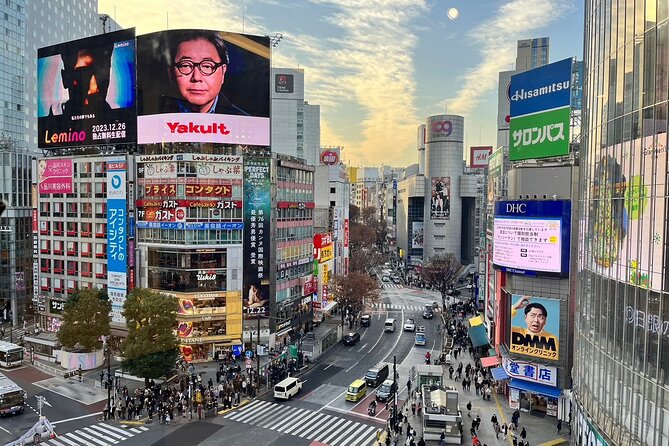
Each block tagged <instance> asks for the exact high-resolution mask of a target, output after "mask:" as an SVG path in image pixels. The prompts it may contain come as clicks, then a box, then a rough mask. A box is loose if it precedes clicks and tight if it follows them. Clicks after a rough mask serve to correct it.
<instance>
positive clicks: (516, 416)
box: [511, 410, 520, 429]
mask: <svg viewBox="0 0 669 446" xmlns="http://www.w3.org/2000/svg"><path fill="white" fill-rule="evenodd" d="M519 418H520V411H518V410H516V411H515V412H513V415H512V416H511V422H512V423H513V425H514V427H515V428H516V429H518V419H519Z"/></svg>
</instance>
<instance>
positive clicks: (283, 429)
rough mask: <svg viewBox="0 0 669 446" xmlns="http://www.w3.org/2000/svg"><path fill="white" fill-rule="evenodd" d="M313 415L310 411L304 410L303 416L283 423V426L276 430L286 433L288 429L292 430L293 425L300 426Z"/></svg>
mask: <svg viewBox="0 0 669 446" xmlns="http://www.w3.org/2000/svg"><path fill="white" fill-rule="evenodd" d="M313 415H314V413H313V412H312V411H310V410H305V411H304V413H303V414H301V415H299V416H297V417H295V418H293V419H292V420H288V421H289V422H288V423H285V424H284V425H283V426H281V427H279V428H277V429H276V430H277V431H279V432H288V430H289V429H293V428H294V426H293V423H294V424H300V423H303V422H304V421H305V420H308V419H309V417H312V416H313Z"/></svg>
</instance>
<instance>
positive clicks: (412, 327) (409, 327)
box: [404, 318, 416, 331]
mask: <svg viewBox="0 0 669 446" xmlns="http://www.w3.org/2000/svg"><path fill="white" fill-rule="evenodd" d="M404 331H416V322H415V321H414V320H413V319H411V318H409V319H407V320H406V321H404Z"/></svg>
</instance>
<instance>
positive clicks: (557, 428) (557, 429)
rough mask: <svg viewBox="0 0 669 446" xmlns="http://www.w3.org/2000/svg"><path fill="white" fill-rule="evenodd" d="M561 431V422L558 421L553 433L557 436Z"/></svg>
mask: <svg viewBox="0 0 669 446" xmlns="http://www.w3.org/2000/svg"><path fill="white" fill-rule="evenodd" d="M561 430H562V420H558V422H557V427H556V428H555V433H556V434H559V433H560V431H561Z"/></svg>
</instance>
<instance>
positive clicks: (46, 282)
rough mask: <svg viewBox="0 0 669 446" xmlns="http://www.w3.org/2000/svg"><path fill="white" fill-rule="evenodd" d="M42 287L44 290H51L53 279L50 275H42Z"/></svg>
mask: <svg viewBox="0 0 669 446" xmlns="http://www.w3.org/2000/svg"><path fill="white" fill-rule="evenodd" d="M40 288H41V289H42V291H51V279H50V278H48V277H41V278H40Z"/></svg>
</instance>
